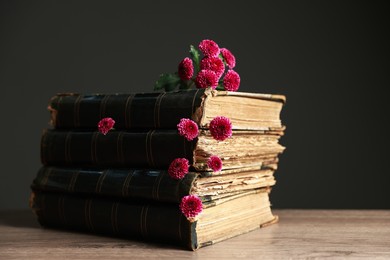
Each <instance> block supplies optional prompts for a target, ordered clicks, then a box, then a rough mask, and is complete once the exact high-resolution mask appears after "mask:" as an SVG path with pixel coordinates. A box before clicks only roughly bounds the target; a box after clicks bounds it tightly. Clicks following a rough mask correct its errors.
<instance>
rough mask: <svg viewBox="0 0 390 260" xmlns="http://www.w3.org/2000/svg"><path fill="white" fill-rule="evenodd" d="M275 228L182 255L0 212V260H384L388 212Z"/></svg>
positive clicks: (311, 216)
mask: <svg viewBox="0 0 390 260" xmlns="http://www.w3.org/2000/svg"><path fill="white" fill-rule="evenodd" d="M274 213H275V214H277V215H279V216H280V222H279V223H278V224H276V225H272V226H269V227H266V228H263V229H259V230H256V231H253V232H250V233H247V234H244V235H241V236H238V237H235V238H232V239H229V240H226V241H224V242H221V243H218V244H215V245H212V246H209V247H205V248H202V249H200V250H198V251H196V252H191V251H186V250H183V249H181V248H175V247H172V246H169V245H164V244H149V243H142V242H138V241H132V240H124V239H117V238H112V237H103V236H95V235H90V234H82V233H73V232H68V231H57V230H50V229H44V228H41V227H40V226H39V225H38V224H37V222H36V219H35V217H34V216H33V215H32V214H31V213H30V211H0V259H15V258H21V259H25V258H28V259H58V258H66V259H98V258H101V259H113V258H121V259H123V258H125V257H127V258H129V259H134V258H146V259H150V258H158V259H162V258H169V259H172V258H174V259H176V258H201V259H232V258H243V259H246V258H248V259H253V258H262V259H270V258H277V259H280V258H331V259H333V258H346V257H351V258H357V257H364V258H370V259H371V258H374V257H376V258H385V259H390V210H387V211H386V210H370V211H368V210H274Z"/></svg>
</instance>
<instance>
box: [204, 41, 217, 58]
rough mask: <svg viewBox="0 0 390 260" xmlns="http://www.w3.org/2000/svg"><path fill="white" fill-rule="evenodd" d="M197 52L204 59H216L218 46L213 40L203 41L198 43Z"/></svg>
mask: <svg viewBox="0 0 390 260" xmlns="http://www.w3.org/2000/svg"><path fill="white" fill-rule="evenodd" d="M199 50H201V51H202V53H203V55H204V56H206V57H218V55H219V53H220V49H219V46H218V44H217V43H216V42H215V41H213V40H203V41H201V42H200V43H199Z"/></svg>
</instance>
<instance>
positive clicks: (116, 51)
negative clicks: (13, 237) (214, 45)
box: [0, 1, 390, 209]
mask: <svg viewBox="0 0 390 260" xmlns="http://www.w3.org/2000/svg"><path fill="white" fill-rule="evenodd" d="M385 10H387V9H385V8H384V6H379V5H377V4H373V3H371V2H367V3H366V4H357V3H352V4H349V5H347V4H343V3H341V1H335V2H333V3H331V2H329V1H321V2H320V1H305V2H303V1H296V2H290V1H286V2H279V1H267V2H265V1H264V2H262V1H191V2H189V1H2V2H0V87H1V95H0V105H1V109H0V111H1V127H0V131H1V132H0V133H1V139H2V142H1V145H0V147H1V148H0V149H1V150H0V151H1V156H0V158H1V173H0V209H4V208H9V209H12V208H27V207H28V195H29V184H30V182H31V181H32V179H33V178H34V176H35V174H36V171H37V169H38V168H39V167H40V161H39V142H40V135H41V131H42V129H43V128H44V127H47V126H48V125H47V122H48V119H49V114H48V112H47V111H46V106H47V102H48V100H49V98H50V97H51V96H52V95H54V94H55V93H57V92H139V91H151V90H152V87H153V84H154V82H155V80H156V79H157V77H158V75H159V74H160V73H162V72H173V71H175V70H176V68H177V64H178V62H179V61H180V60H181V59H183V58H184V57H185V56H186V55H187V51H188V48H189V45H190V44H196V45H197V44H198V43H199V41H200V40H202V39H205V38H210V39H213V40H215V41H216V42H218V43H219V44H220V46H223V47H227V48H229V49H230V50H231V51H232V52H233V53H234V54H235V56H236V58H237V67H236V70H237V72H238V73H240V75H241V78H242V84H241V88H240V91H247V92H263V93H281V94H285V95H286V96H287V100H288V101H287V105H286V106H285V108H284V111H283V114H282V118H283V121H284V123H285V124H286V125H287V132H286V135H285V137H284V138H283V139H282V143H283V144H284V145H286V146H287V150H286V152H285V153H284V154H283V155H282V156H281V160H280V168H279V170H278V171H277V174H276V177H277V180H278V183H277V185H276V186H275V188H274V189H273V193H272V202H273V205H274V207H275V208H390V189H389V184H390V178H389V167H388V162H389V160H388V154H389V153H388V151H387V150H388V149H387V148H388V146H389V137H388V130H389V128H388V126H387V125H388V124H387V122H388V120H389V113H388V110H389V109H388V106H387V103H388V100H387V97H386V96H385V94H384V93H383V92H384V91H385V89H386V88H388V87H389V86H390V85H389V68H388V62H389V52H388V50H389V42H388V41H386V40H385V37H386V36H387V34H388V26H387V25H386V23H387V22H388V18H387V16H388V13H386V12H385Z"/></svg>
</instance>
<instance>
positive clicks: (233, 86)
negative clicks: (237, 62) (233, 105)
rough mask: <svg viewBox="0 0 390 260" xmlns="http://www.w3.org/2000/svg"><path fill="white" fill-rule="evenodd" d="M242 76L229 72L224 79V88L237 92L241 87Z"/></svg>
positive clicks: (232, 71)
mask: <svg viewBox="0 0 390 260" xmlns="http://www.w3.org/2000/svg"><path fill="white" fill-rule="evenodd" d="M240 80H241V79H240V75H238V73H237V72H235V71H234V70H229V71H228V72H227V73H226V75H225V77H224V78H223V86H224V88H225V90H227V91H237V90H238V88H239V87H240Z"/></svg>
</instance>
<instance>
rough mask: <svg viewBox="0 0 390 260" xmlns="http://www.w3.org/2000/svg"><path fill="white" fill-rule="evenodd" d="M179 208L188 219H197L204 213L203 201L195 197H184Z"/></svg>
mask: <svg viewBox="0 0 390 260" xmlns="http://www.w3.org/2000/svg"><path fill="white" fill-rule="evenodd" d="M179 207H180V210H181V212H182V213H183V215H184V216H186V218H195V217H196V216H198V215H199V213H201V212H202V211H203V204H202V201H201V200H200V199H199V198H198V197H197V196H195V195H188V196H184V197H183V198H182V199H181V202H180V206H179Z"/></svg>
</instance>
